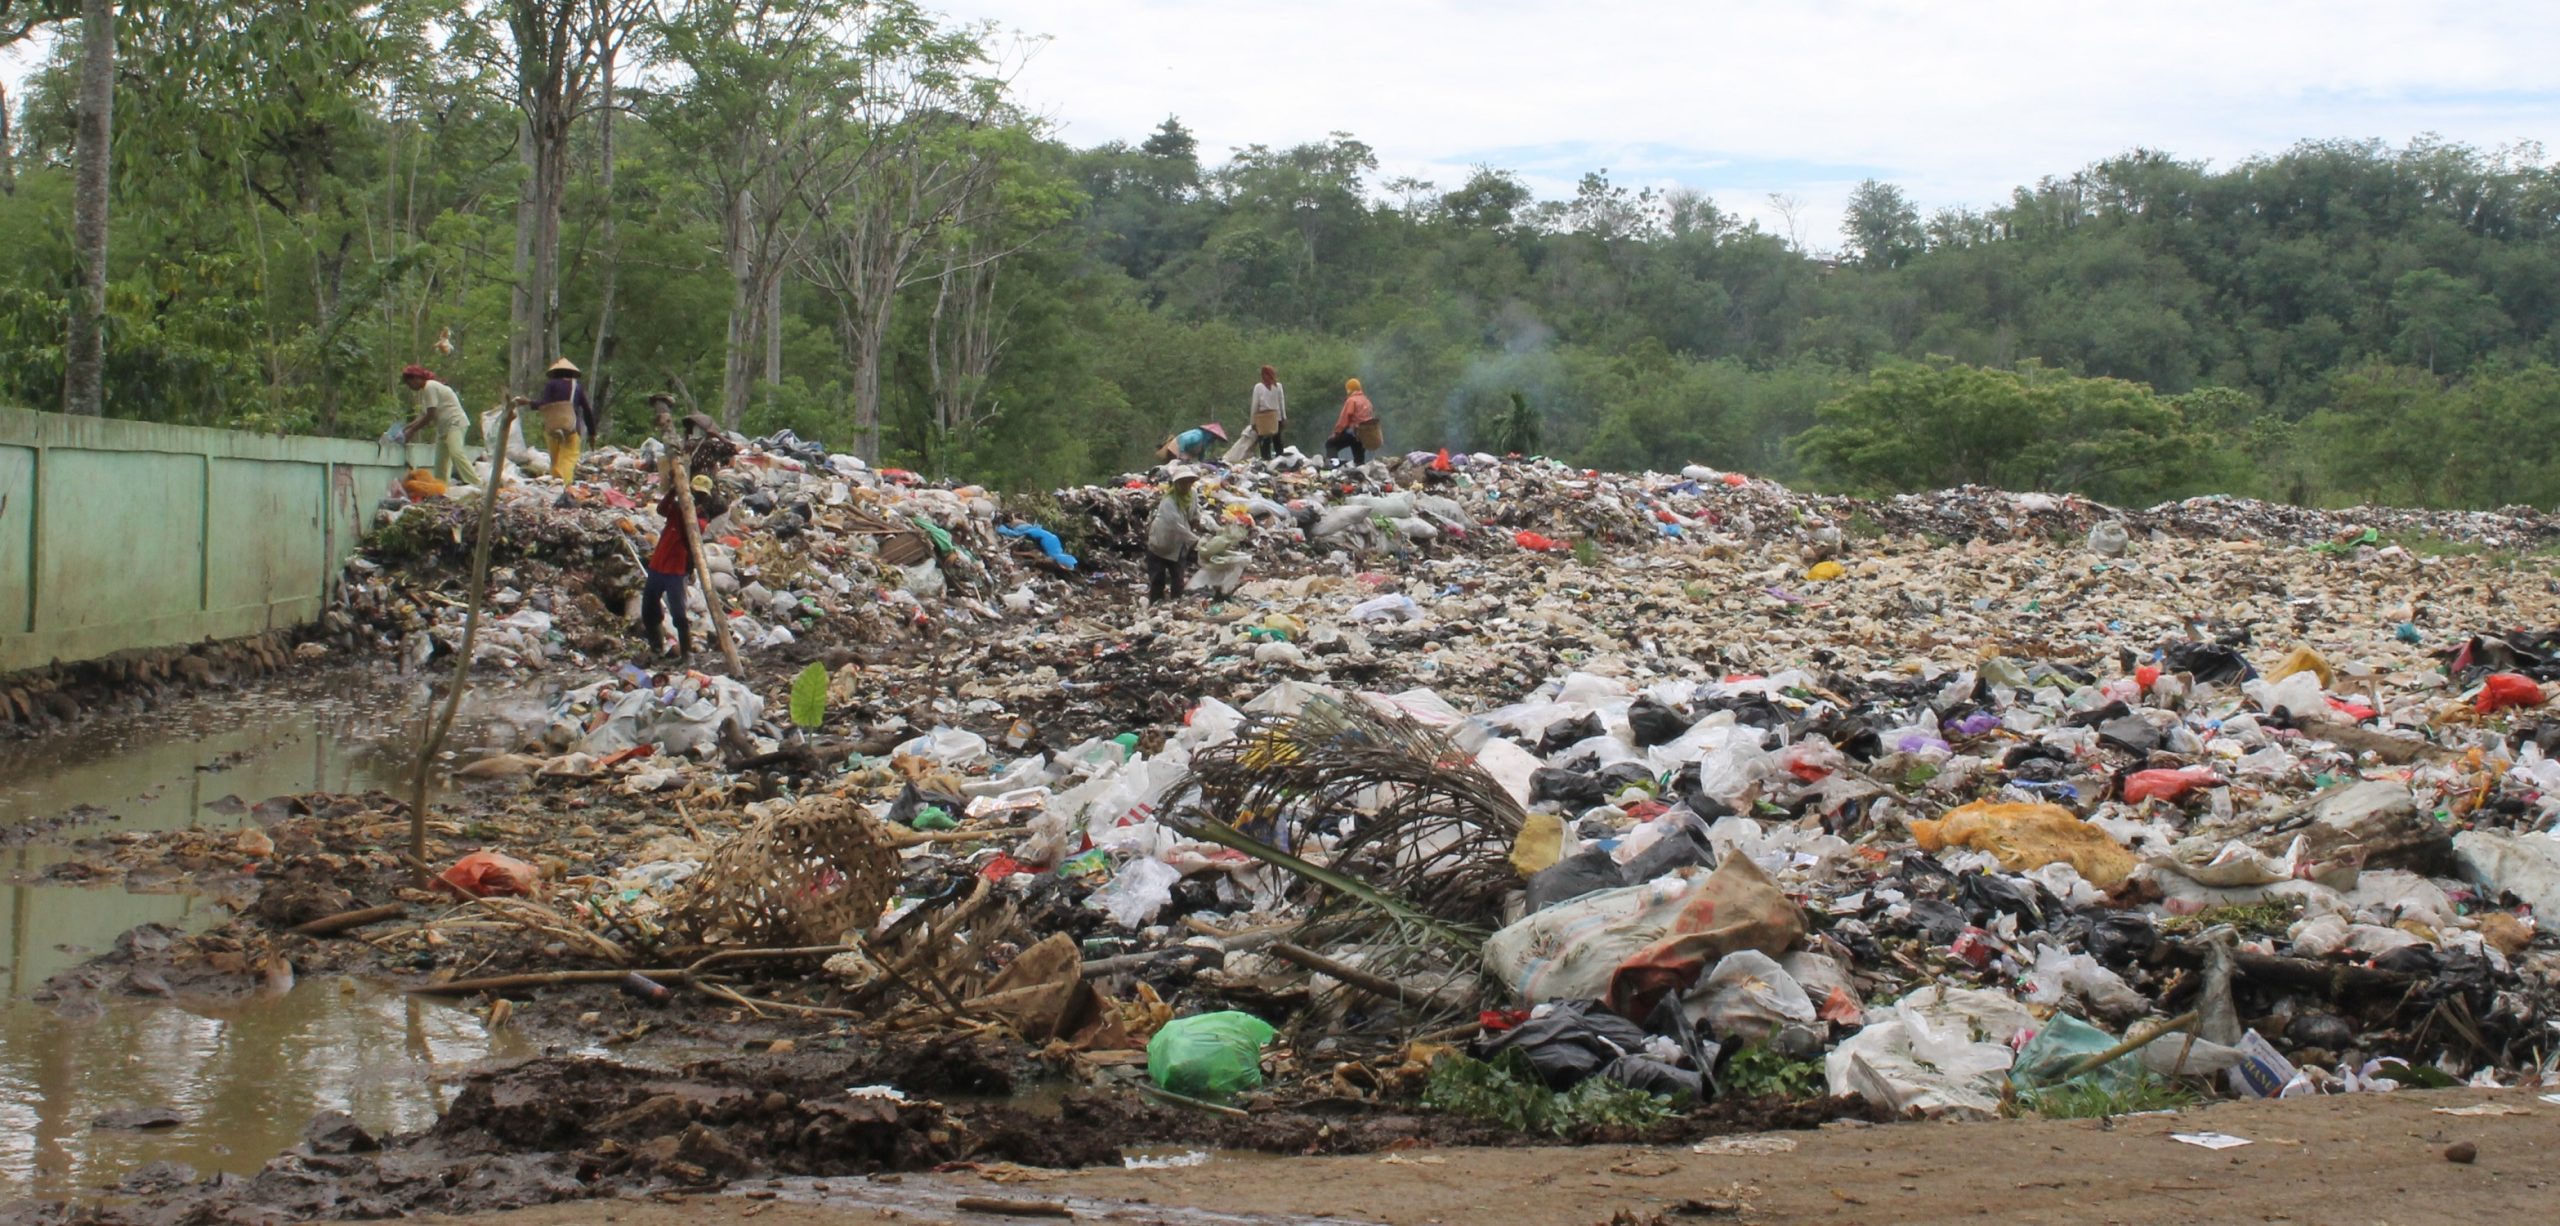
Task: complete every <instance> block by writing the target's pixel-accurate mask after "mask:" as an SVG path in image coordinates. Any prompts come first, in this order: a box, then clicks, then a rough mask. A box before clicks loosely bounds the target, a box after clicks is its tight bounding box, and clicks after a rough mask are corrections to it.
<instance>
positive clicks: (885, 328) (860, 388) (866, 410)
mask: <svg viewBox="0 0 2560 1226" xmlns="http://www.w3.org/2000/svg"><path fill="white" fill-rule="evenodd" d="M896 297H897V293H896V291H895V290H892V291H890V292H888V293H884V294H880V295H877V296H876V297H874V298H873V299H872V300H871V301H870V302H866V303H864V304H863V305H862V317H861V321H860V322H859V323H858V324H857V325H856V326H855V328H854V335H853V337H852V340H853V429H854V433H855V435H856V436H857V437H858V438H859V439H860V440H861V441H860V442H859V443H857V444H856V446H858V447H860V448H861V449H862V452H861V454H862V459H863V462H864V463H866V464H878V463H880V358H881V354H882V353H884V352H885V351H886V350H887V349H888V347H889V309H890V307H891V305H892V304H893V302H894V300H895V299H896Z"/></svg>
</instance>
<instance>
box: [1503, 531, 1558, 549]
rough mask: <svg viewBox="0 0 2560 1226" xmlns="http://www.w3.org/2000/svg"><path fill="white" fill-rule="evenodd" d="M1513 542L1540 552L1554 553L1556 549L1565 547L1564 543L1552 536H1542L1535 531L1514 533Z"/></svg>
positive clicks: (1523, 547)
mask: <svg viewBox="0 0 2560 1226" xmlns="http://www.w3.org/2000/svg"><path fill="white" fill-rule="evenodd" d="M1511 542H1512V543H1513V544H1515V545H1518V546H1519V547H1521V548H1522V549H1527V550H1532V551H1535V552H1538V553H1553V552H1555V551H1556V550H1559V549H1562V548H1564V545H1563V544H1562V543H1561V542H1558V541H1556V540H1554V539H1553V538H1550V537H1545V536H1540V535H1539V534H1537V533H1535V532H1518V533H1514V534H1513V535H1512V537H1511Z"/></svg>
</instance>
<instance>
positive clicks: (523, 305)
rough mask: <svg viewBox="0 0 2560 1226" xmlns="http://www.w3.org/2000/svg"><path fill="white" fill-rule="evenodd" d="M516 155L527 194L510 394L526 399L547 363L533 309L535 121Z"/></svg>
mask: <svg viewBox="0 0 2560 1226" xmlns="http://www.w3.org/2000/svg"><path fill="white" fill-rule="evenodd" d="M516 154H517V156H518V158H519V159H521V160H522V161H523V163H524V169H525V175H524V181H525V187H524V193H523V194H522V195H520V196H518V197H517V198H516V258H515V265H514V271H515V288H514V290H513V291H512V292H510V293H509V294H508V296H507V318H508V322H509V325H510V326H509V328H508V329H507V390H508V391H509V392H511V393H513V394H515V395H519V396H521V395H523V394H525V393H526V392H528V391H530V390H532V387H533V377H534V373H535V371H537V370H538V369H540V367H539V366H537V365H536V364H537V363H539V362H541V361H542V360H543V359H542V358H540V357H537V356H535V355H534V352H533V351H534V348H535V345H534V335H533V328H532V320H533V315H534V309H533V295H534V286H533V233H534V231H535V230H537V229H539V228H540V226H539V225H538V224H537V223H536V222H535V220H534V212H535V210H536V209H537V208H538V207H539V206H538V205H537V204H536V203H535V201H534V194H535V193H534V186H533V184H534V178H535V175H536V173H537V172H536V170H535V167H534V162H535V155H534V151H533V121H532V120H531V119H527V120H526V121H525V122H523V123H521V124H519V125H517V128H516Z"/></svg>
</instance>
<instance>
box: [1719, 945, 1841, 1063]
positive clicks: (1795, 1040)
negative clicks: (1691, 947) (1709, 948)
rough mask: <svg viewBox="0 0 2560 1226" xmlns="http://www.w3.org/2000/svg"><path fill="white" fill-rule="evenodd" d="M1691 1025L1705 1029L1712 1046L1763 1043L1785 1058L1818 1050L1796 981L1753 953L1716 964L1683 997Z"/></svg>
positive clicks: (1808, 1003)
mask: <svg viewBox="0 0 2560 1226" xmlns="http://www.w3.org/2000/svg"><path fill="white" fill-rule="evenodd" d="M1688 1005H1689V1016H1690V1019H1691V1020H1692V1021H1696V1022H1702V1023H1704V1024H1705V1025H1706V1028H1707V1033H1708V1034H1711V1035H1714V1036H1715V1038H1716V1041H1717V1042H1720V1043H1721V1042H1728V1041H1739V1042H1743V1043H1766V1044H1768V1045H1769V1046H1770V1047H1771V1048H1772V1049H1774V1050H1776V1051H1779V1052H1782V1053H1784V1054H1787V1055H1801V1054H1804V1053H1807V1052H1812V1051H1815V1050H1818V1049H1819V1048H1820V1047H1821V1044H1822V1035H1821V1033H1820V1031H1819V1029H1818V1028H1817V1027H1816V1026H1815V1024H1814V1008H1813V999H1812V998H1811V997H1809V996H1807V995H1805V990H1804V986H1803V985H1802V984H1799V983H1797V982H1796V979H1795V976H1793V975H1790V974H1788V973H1787V972H1786V969H1785V968H1783V967H1781V966H1779V965H1778V963H1777V962H1776V961H1775V960H1774V959H1772V958H1770V957H1769V955H1767V954H1764V953H1761V952H1760V951H1759V950H1756V949H1744V950H1737V951H1735V952H1733V953H1729V954H1726V955H1725V956H1724V957H1723V958H1722V959H1720V960H1718V961H1717V962H1716V968H1715V969H1714V970H1713V971H1710V972H1708V973H1707V977H1706V978H1705V979H1704V980H1701V981H1700V982H1699V984H1698V986H1697V987H1696V988H1695V989H1693V990H1692V991H1691V992H1690V993H1689V996H1688Z"/></svg>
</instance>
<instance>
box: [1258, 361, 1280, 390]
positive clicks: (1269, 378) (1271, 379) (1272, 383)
mask: <svg viewBox="0 0 2560 1226" xmlns="http://www.w3.org/2000/svg"><path fill="white" fill-rule="evenodd" d="M1262 383H1263V386H1265V387H1278V386H1279V385H1280V372H1279V371H1276V370H1273V369H1271V368H1270V367H1268V366H1265V367H1263V368H1262Z"/></svg>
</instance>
